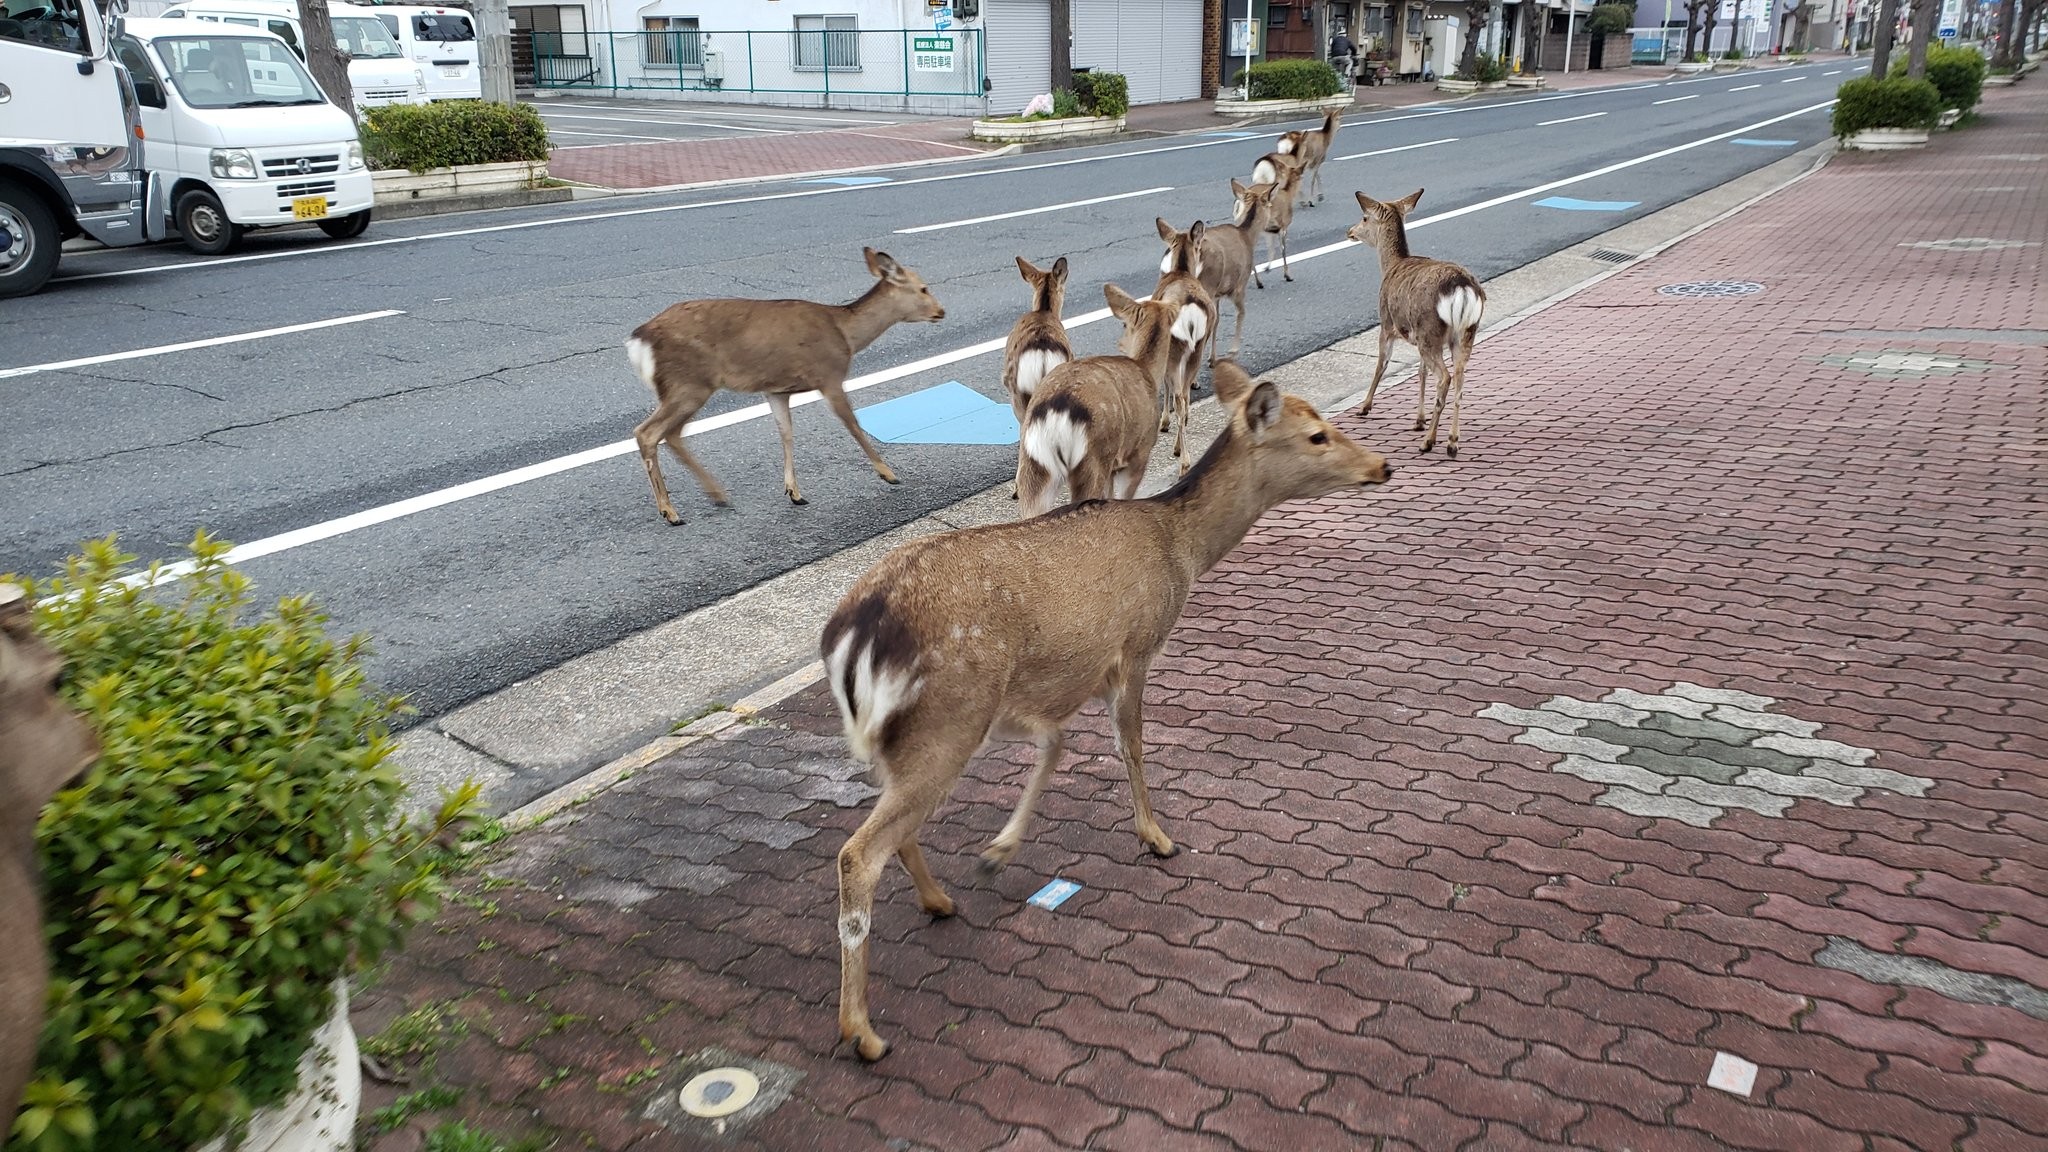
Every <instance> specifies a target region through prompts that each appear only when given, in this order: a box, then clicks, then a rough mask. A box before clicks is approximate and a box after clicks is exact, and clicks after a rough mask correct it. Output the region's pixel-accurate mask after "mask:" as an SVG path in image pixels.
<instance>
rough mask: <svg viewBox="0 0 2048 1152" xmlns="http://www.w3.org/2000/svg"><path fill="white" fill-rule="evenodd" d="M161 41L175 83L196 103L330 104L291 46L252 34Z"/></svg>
mask: <svg viewBox="0 0 2048 1152" xmlns="http://www.w3.org/2000/svg"><path fill="white" fill-rule="evenodd" d="M155 43H156V50H157V54H158V55H160V56H162V57H163V60H164V65H165V66H166V67H167V68H168V69H169V70H170V73H171V83H173V84H175V85H177V86H178V94H179V95H181V96H183V97H184V98H185V103H187V104H190V105H191V106H192V107H194V108H261V107H265V106H268V105H283V104H324V103H326V100H325V99H324V98H323V97H321V95H320V89H318V88H317V87H315V86H314V85H313V78H312V77H311V76H308V75H307V74H306V69H305V68H304V67H303V66H301V65H300V64H299V58H298V57H296V56H294V55H292V53H291V49H289V48H286V47H285V46H284V45H282V44H279V43H277V42H276V41H274V40H258V39H255V38H253V37H248V36H213V37H197V36H191V37H186V36H179V37H175V38H173V37H166V38H164V39H161V40H158V41H156V42H155Z"/></svg>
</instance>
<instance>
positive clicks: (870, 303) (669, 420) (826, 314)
mask: <svg viewBox="0 0 2048 1152" xmlns="http://www.w3.org/2000/svg"><path fill="white" fill-rule="evenodd" d="M862 254H863V255H864V256H866V257H867V263H868V271H869V272H872V273H873V274H874V275H875V277H876V279H875V286H874V287H872V288H870V289H868V291H867V293H866V294H865V295H863V296H862V297H861V298H860V299H858V300H856V301H854V302H853V303H851V304H815V303H812V302H811V301H809V300H685V301H683V302H682V303H680V304H675V305H671V306H670V307H669V308H668V309H666V310H665V311H663V312H662V313H661V314H660V315H658V316H656V317H655V318H654V319H652V320H649V321H648V322H647V323H645V324H642V325H640V326H639V327H638V328H635V329H633V335H632V336H630V337H629V338H627V340H626V357H627V359H629V360H631V361H632V363H633V370H634V371H635V372H636V373H638V374H639V376H640V380H641V382H642V383H644V384H646V385H647V386H648V387H649V388H651V389H653V391H654V401H655V404H654V414H653V415H652V416H649V417H648V418H647V419H645V420H643V421H641V422H640V426H639V427H637V428H635V429H633V439H634V440H635V441H637V442H638V443H639V445H640V462H641V463H642V464H644V465H646V467H647V482H648V483H649V484H651V485H653V487H654V506H655V508H656V510H658V511H659V512H660V513H661V517H662V519H664V520H667V521H668V522H669V523H671V524H681V523H682V522H683V518H682V517H681V516H679V515H677V514H676V509H675V505H674V504H672V503H670V502H669V498H668V485H666V484H664V483H663V482H662V477H661V460H660V457H659V448H660V446H661V445H663V444H667V445H668V446H669V450H670V451H672V452H674V453H675V454H676V459H678V460H681V461H682V462H683V466H684V467H686V468H688V469H689V470H690V472H691V474H692V475H694V476H696V477H697V484H698V485H699V486H700V487H702V488H703V489H704V494H705V495H707V496H709V497H711V500H712V502H713V503H715V504H720V505H723V504H726V503H727V502H728V500H727V497H726V492H725V489H724V487H722V486H721V485H720V484H719V483H718V479H717V478H716V477H714V476H712V475H711V473H710V472H709V471H708V470H706V469H705V467H704V466H703V465H702V464H699V463H698V462H697V460H696V458H695V457H693V456H691V455H690V450H689V449H688V448H685V447H684V446H683V426H684V425H686V424H688V423H689V422H690V418H691V417H692V416H695V415H696V414H697V412H698V410H699V409H701V408H703V407H704V402H705V401H707V400H709V399H711V396H712V394H713V393H715V392H717V391H718V390H719V389H720V388H726V389H730V390H732V391H734V392H753V393H759V394H760V395H762V396H765V397H766V398H767V400H768V408H769V410H770V411H771V412H773V413H774V415H775V424H776V427H777V428H779V429H781V431H782V490H783V491H784V492H786V493H788V494H789V502H790V503H792V504H802V503H805V500H804V496H803V493H802V491H800V490H799V489H798V488H797V486H796V430H795V427H794V426H793V425H792V424H791V423H790V417H789V398H790V397H791V396H794V395H796V394H797V393H799V392H817V393H820V394H821V395H823V396H824V397H825V403H826V404H827V405H829V406H830V407H831V409H832V414H833V415H835V416H837V417H839V422H840V423H841V424H844V425H846V430H847V431H848V432H851V433H853V439H854V443H856V444H859V445H860V450H861V451H862V452H864V453H866V454H867V458H868V462H869V463H871V464H873V465H874V467H875V474H876V475H878V476H880V477H881V478H882V479H883V480H885V481H887V482H889V483H891V484H894V483H896V473H894V472H892V471H890V470H889V465H888V464H887V463H885V462H884V461H883V460H882V455H881V453H879V452H877V451H875V446H874V445H873V444H871V443H869V442H868V438H867V435H866V434H865V433H863V432H862V431H861V430H860V423H859V422H858V421H856V420H855V419H854V415H853V405H852V404H850V403H848V402H847V399H846V390H845V387H844V385H845V384H846V373H847V370H848V369H850V368H851V367H852V366H853V355H854V353H856V352H859V351H860V350H861V349H863V348H865V347H867V346H868V345H870V344H872V343H874V342H875V339H876V338H877V337H879V336H880V335H881V334H882V333H884V332H886V331H888V330H889V329H890V328H891V327H893V326H895V325H897V324H902V323H905V322H908V321H912V320H921V321H927V322H930V323H934V324H936V323H937V322H939V321H940V320H943V319H945V318H946V310H945V309H944V308H942V307H940V306H939V302H938V300H937V299H935V298H934V297H933V296H932V290H931V289H930V288H928V287H926V286H925V282H924V281H923V280H920V279H918V276H917V273H915V272H912V271H911V270H910V269H908V268H905V267H904V266H903V265H901V264H898V263H897V262H896V261H895V260H892V259H890V257H889V254H888V253H886V252H877V251H875V250H874V249H872V248H865V249H862Z"/></svg>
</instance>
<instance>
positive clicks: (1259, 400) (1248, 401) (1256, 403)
mask: <svg viewBox="0 0 2048 1152" xmlns="http://www.w3.org/2000/svg"><path fill="white" fill-rule="evenodd" d="M1280 408H1281V398H1280V389H1279V388H1277V387H1275V386H1274V385H1273V382H1272V381H1271V380H1268V381H1266V382H1265V383H1263V384H1259V385H1257V386H1255V387H1254V388H1253V389H1252V394H1251V395H1250V396H1248V397H1246V398H1245V402H1244V426H1245V427H1246V428H1247V429H1249V430H1250V431H1251V434H1252V435H1253V436H1254V437H1258V436H1264V435H1265V434H1266V430H1267V429H1269V428H1271V427H1272V426H1273V425H1274V424H1276V423H1278V422H1279V420H1280Z"/></svg>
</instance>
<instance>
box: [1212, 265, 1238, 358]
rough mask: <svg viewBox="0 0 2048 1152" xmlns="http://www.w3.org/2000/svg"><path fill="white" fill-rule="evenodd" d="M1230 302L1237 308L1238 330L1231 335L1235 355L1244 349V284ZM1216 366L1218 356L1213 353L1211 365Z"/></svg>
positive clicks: (1232, 350)
mask: <svg viewBox="0 0 2048 1152" xmlns="http://www.w3.org/2000/svg"><path fill="white" fill-rule="evenodd" d="M1230 302H1231V303H1232V304H1233V305H1235V306H1236V308H1237V331H1236V332H1233V333H1231V336H1230V354H1231V355H1232V356H1235V355H1237V354H1238V353H1240V352H1242V351H1244V285H1242V284H1239V285H1238V286H1237V291H1236V292H1235V293H1233V294H1232V295H1231V297H1230ZM1219 327H1220V325H1219ZM1215 366H1216V357H1215V356H1213V355H1212V356H1210V357H1209V367H1211V368H1214V367H1215Z"/></svg>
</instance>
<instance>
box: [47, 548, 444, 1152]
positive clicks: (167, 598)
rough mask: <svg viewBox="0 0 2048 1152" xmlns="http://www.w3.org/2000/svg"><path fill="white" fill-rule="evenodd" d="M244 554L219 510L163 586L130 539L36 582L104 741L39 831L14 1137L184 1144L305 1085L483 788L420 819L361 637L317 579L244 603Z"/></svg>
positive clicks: (434, 889)
mask: <svg viewBox="0 0 2048 1152" xmlns="http://www.w3.org/2000/svg"><path fill="white" fill-rule="evenodd" d="M227 551H228V546H227V545H226V544H225V543H223V542H219V541H215V540H210V539H208V538H207V537H206V536H205V535H204V534H203V533H202V534H201V535H200V536H199V538H198V539H197V540H196V541H195V542H194V543H193V545H192V553H193V557H194V561H195V563H196V565H197V567H196V570H195V571H193V573H192V574H191V575H190V576H189V577H188V578H187V579H186V580H185V581H184V582H183V583H182V584H181V585H173V586H171V587H169V588H163V589H156V590H145V589H143V588H141V587H136V586H131V587H122V586H119V585H117V584H116V583H115V582H116V581H117V580H119V579H120V578H121V576H122V575H123V572H124V570H125V569H127V568H128V566H129V565H130V564H132V563H133V561H134V557H132V556H126V555H123V554H122V553H121V552H120V551H119V550H118V549H117V548H116V546H115V542H114V540H113V538H112V537H109V538H107V539H105V540H101V541H97V542H94V543H91V544H88V545H87V546H86V547H85V550H84V553H83V555H81V556H75V557H73V558H72V559H71V560H70V561H69V562H68V563H67V564H66V568H65V575H64V576H62V577H60V578H57V579H53V580H49V581H42V582H29V581H21V582H22V583H25V584H29V585H30V594H31V595H33V596H36V597H57V598H58V599H56V600H54V601H53V602H50V603H47V604H45V605H44V606H42V607H39V608H37V609H36V616H35V620H36V626H37V628H38V630H39V631H40V632H41V633H42V634H43V636H44V637H45V638H46V639H47V640H48V641H49V643H50V645H51V646H52V647H53V648H55V649H56V650H57V651H58V652H59V653H61V654H62V655H63V657H64V659H65V661H66V662H67V678H66V682H65V685H64V688H63V693H64V696H65V698H66V699H67V701H68V702H69V703H71V704H72V705H73V706H74V707H76V708H78V709H79V710H80V711H81V712H83V713H84V714H85V715H86V716H87V717H88V718H89V719H90V720H91V721H92V723H93V725H94V727H95V728H96V729H97V730H98V732H99V737H100V741H101V746H102V756H101V759H100V760H99V762H98V763H97V765H96V766H95V768H94V771H93V774H92V776H91V777H90V778H89V779H88V780H87V781H86V783H84V784H83V785H81V786H80V787H77V788H73V789H71V790H69V791H66V792H62V793H59V794H58V796H57V797H56V799H55V800H53V801H52V802H51V804H50V805H49V807H48V808H46V809H45V810H44V811H43V813H42V817H41V820H40V822H39V823H38V825H37V829H36V838H37V842H38V846H39V849H40V853H41V857H42V863H43V875H44V892H45V901H44V903H45V908H46V910H47V916H48V921H47V938H48V941H49V945H50V953H51V973H50V1016H49V1020H48V1023H47V1024H46V1025H45V1027H44V1029H43V1036H42V1042H41V1047H40V1048H39V1050H38V1051H37V1053H36V1065H35V1079H33V1080H32V1081H30V1083H29V1086H28V1090H27V1093H26V1100H25V1101H24V1107H23V1109H22V1112H21V1115H20V1117H19V1118H18V1119H17V1120H16V1122H15V1125H14V1130H13V1137H12V1139H11V1140H9V1141H8V1142H7V1144H6V1147H7V1149H8V1150H9V1152H81V1150H85V1149H96V1148H103V1149H115V1148H120V1149H131V1148H132V1149H145V1148H149V1149H171V1150H175V1149H180V1148H186V1147H190V1146H192V1145H194V1144H197V1143H200V1142H202V1141H205V1140H208V1139H210V1138H212V1137H213V1136H215V1135H217V1134H220V1133H222V1132H223V1131H227V1130H230V1129H232V1128H234V1127H235V1126H237V1125H238V1124H240V1123H241V1122H242V1121H244V1120H246V1118H247V1117H248V1115H249V1113H250V1112H251V1110H252V1109H255V1108H259V1107H262V1106H264V1105H266V1104H271V1103H274V1102H276V1101H277V1100H279V1099H281V1098H283V1097H284V1096H286V1095H287V1094H288V1093H290V1091H291V1090H292V1088H293V1087H294V1082H295V1080H296V1072H297V1068H296V1066H297V1064H298V1061H299V1058H300V1056H301V1054H302V1053H304V1051H305V1050H306V1047H307V1044H308V1042H309V1041H310V1039H311V1036H312V1033H313V1032H314V1030H315V1029H316V1028H317V1027H319V1025H320V1024H322V1023H323V1022H325V1020H326V1019H327V1017H328V1015H329V1013H331V1012H332V1011H333V1007H334V1003H333V997H332V994H331V986H332V984H333V982H334V981H335V980H336V979H337V978H338V977H341V976H343V975H345V974H347V973H349V972H351V971H353V970H355V969H356V968H357V967H358V966H360V965H362V964H364V963H367V962H370V961H372V960H374V959H375V957H376V956H377V955H378V954H379V953H380V952H381V951H383V950H384V949H386V948H388V947H390V946H391V945H393V944H394V943H395V942H396V941H397V939H398V937H399V934H400V932H401V931H402V930H403V928H404V927H405V925H407V924H409V923H413V922H417V921H419V920H422V919H424V918H425V917H426V916H428V915H429V914H430V913H431V912H432V910H433V905H434V902H435V898H436V896H437V895H438V893H439V880H438V876H437V873H438V872H439V870H440V868H441V866H442V864H443V863H444V862H445V860H446V852H445V849H444V848H443V847H442V845H443V844H444V843H445V841H446V839H447V838H450V837H452V836H454V835H456V834H458V833H457V829H458V826H459V825H460V823H461V822H462V821H463V820H464V818H465V815H464V809H465V808H466V807H467V805H468V804H469V802H470V801H471V800H472V799H473V798H474V796H475V788H474V787H473V786H468V787H465V788H464V789H463V790H461V791H459V792H458V793H457V794H455V795H454V796H452V797H449V798H448V799H447V800H446V801H445V803H444V804H443V805H442V808H441V810H440V813H439V814H438V816H437V817H436V818H435V819H434V820H432V821H430V822H428V823H426V824H418V823H413V822H408V821H404V820H401V819H400V817H399V816H398V812H397V809H398V804H399V800H400V797H401V794H402V793H403V791H404V786H403V784H402V783H401V782H400V781H399V778H398V774H397V773H396V772H395V771H394V770H393V769H392V768H390V767H388V766H386V765H385V763H384V760H385V757H386V756H387V755H388V754H389V753H390V751H391V748H392V741H391V739H390V737H389V735H388V731H387V725H388V723H389V721H390V720H391V719H392V717H393V716H394V715H395V714H396V712H397V709H398V703H397V701H395V700H393V699H390V698H387V697H384V696H381V695H378V694H376V693H375V692H373V691H372V690H371V689H370V688H369V686H368V685H367V684H366V683H365V682H364V679H363V673H362V670H361V668H360V667H359V666H358V663H357V661H358V659H359V658H360V657H361V655H362V652H363V646H362V642H361V641H360V640H350V641H347V642H345V643H342V644H339V645H337V644H336V643H335V642H334V641H333V640H331V639H329V638H328V636H327V635H326V632H325V630H324V628H323V625H324V623H325V617H324V616H322V615H321V613H320V612H319V611H318V610H317V609H315V608H314V607H313V606H312V605H311V604H310V603H308V602H307V601H305V600H303V599H299V598H287V599H285V600H283V601H281V602H280V603H279V604H278V605H277V608H276V610H275V611H274V612H271V613H269V614H266V615H264V616H262V617H261V618H259V619H253V620H252V619H244V618H243V617H244V609H245V608H246V607H247V606H248V599H249V581H248V579H247V577H245V576H243V575H242V574H241V573H239V572H237V571H235V570H234V569H232V568H230V567H228V565H227V563H226V560H225V557H226V555H227ZM10 579H16V580H19V578H18V577H14V578H10Z"/></svg>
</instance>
